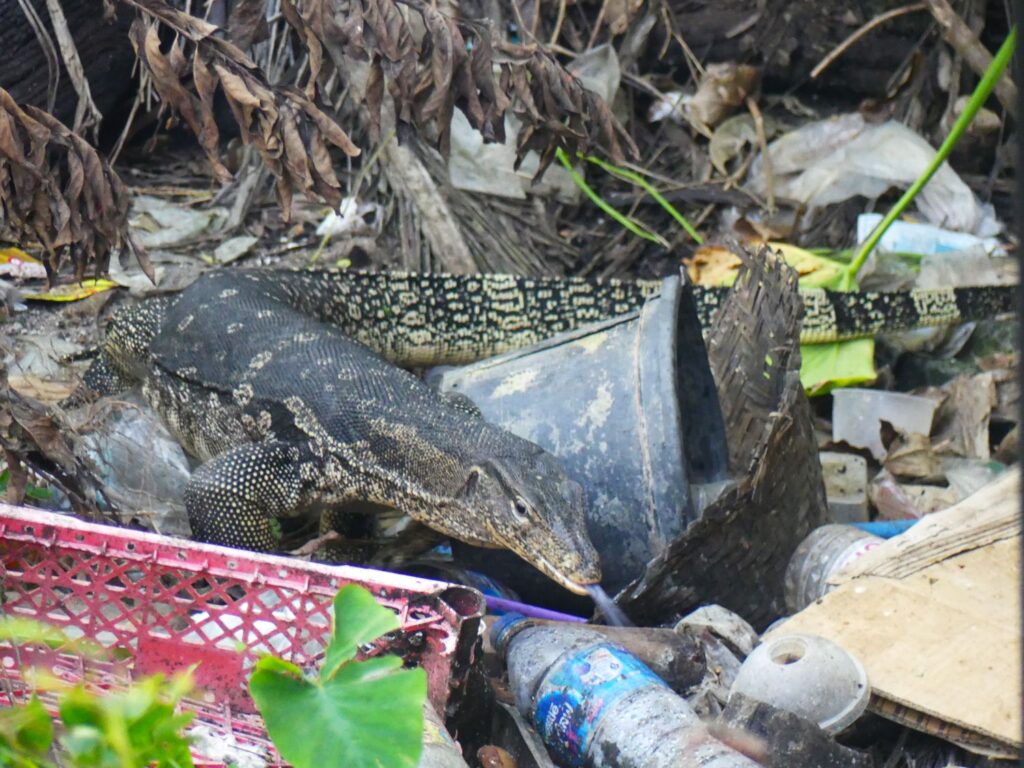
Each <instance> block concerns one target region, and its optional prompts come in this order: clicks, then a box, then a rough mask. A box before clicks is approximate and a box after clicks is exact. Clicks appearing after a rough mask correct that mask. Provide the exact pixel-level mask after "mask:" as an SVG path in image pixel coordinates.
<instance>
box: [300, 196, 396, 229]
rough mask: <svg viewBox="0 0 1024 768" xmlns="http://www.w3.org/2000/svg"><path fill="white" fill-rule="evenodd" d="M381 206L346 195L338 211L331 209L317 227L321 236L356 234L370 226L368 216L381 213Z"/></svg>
mask: <svg viewBox="0 0 1024 768" xmlns="http://www.w3.org/2000/svg"><path fill="white" fill-rule="evenodd" d="M380 212H381V207H380V205H379V204H377V203H369V202H368V203H360V202H358V201H357V200H356V199H355V198H354V197H346V198H344V199H343V200H342V201H341V203H340V204H339V205H338V210H337V211H333V210H332V211H330V212H329V213H328V214H327V215H326V216H324V218H323V221H321V222H320V224H319V225H318V226H317V228H316V233H317V234H318V235H319V236H320V237H324V236H326V237H328V238H332V237H337V236H338V235H344V234H354V233H357V232H361V231H364V230H366V229H367V228H368V226H369V225H368V224H367V222H366V216H367V215H369V214H371V213H372V214H374V215H379V214H380Z"/></svg>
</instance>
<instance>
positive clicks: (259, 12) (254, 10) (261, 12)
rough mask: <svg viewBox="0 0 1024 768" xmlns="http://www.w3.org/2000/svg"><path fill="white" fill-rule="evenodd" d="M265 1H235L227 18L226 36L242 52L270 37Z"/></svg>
mask: <svg viewBox="0 0 1024 768" xmlns="http://www.w3.org/2000/svg"><path fill="white" fill-rule="evenodd" d="M266 14H267V0H235V2H233V3H232V4H231V15H230V16H229V17H228V36H229V37H230V38H231V41H232V42H233V43H234V44H235V45H237V46H238V47H239V48H241V49H242V50H243V51H244V50H247V49H248V48H251V47H252V46H253V45H255V44H256V43H261V42H263V41H264V40H266V39H267V38H268V37H270V27H269V26H268V25H267V15H266Z"/></svg>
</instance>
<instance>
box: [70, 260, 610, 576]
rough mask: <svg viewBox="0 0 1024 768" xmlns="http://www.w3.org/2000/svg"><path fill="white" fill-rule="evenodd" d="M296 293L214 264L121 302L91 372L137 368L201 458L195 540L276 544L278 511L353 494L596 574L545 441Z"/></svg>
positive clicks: (578, 492) (189, 500) (189, 491)
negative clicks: (176, 288)
mask: <svg viewBox="0 0 1024 768" xmlns="http://www.w3.org/2000/svg"><path fill="white" fill-rule="evenodd" d="M297 295H299V294H291V296H290V297H289V295H286V293H285V292H284V291H283V289H282V283H281V282H280V281H279V280H278V277H277V276H275V275H267V274H262V275H260V274H253V273H239V272H223V273H219V274H215V275H211V276H208V277H206V278H204V279H202V280H200V281H198V282H197V283H196V284H194V285H193V286H191V287H190V288H188V289H186V290H185V291H184V292H183V293H182V294H181V295H180V296H178V297H177V298H176V299H174V300H167V299H161V300H159V301H156V302H152V303H143V304H141V305H139V306H138V307H134V308H131V309H129V310H127V311H125V312H122V313H119V315H118V317H117V319H116V321H115V322H114V323H113V324H112V328H111V332H110V333H109V334H108V337H107V341H106V344H105V347H104V356H103V357H102V358H101V360H100V362H99V363H98V365H97V366H96V367H95V370H94V371H90V374H89V375H88V376H87V384H89V385H90V386H91V387H92V388H93V389H96V390H104V389H105V390H108V391H109V389H110V388H111V387H123V386H125V385H128V384H130V383H131V382H132V381H133V380H140V381H141V382H142V389H143V393H144V395H145V396H146V398H147V399H148V401H149V402H150V403H151V405H152V406H153V407H154V409H155V410H156V411H157V412H158V413H159V414H160V416H161V417H162V418H163V420H164V421H165V422H166V424H167V425H168V427H169V429H170V430H171V432H172V433H173V434H174V435H175V437H176V438H177V439H178V440H179V441H180V442H181V444H182V446H183V447H184V448H185V449H186V450H187V451H189V452H190V453H191V454H192V455H194V456H196V457H198V458H200V459H203V460H205V461H206V463H205V464H203V465H202V466H201V467H200V468H199V469H198V470H197V471H196V473H195V474H194V475H193V477H192V479H191V481H190V483H189V485H188V487H187V488H186V493H185V503H186V508H187V511H188V514H189V520H190V522H191V524H192V530H193V534H194V535H195V537H196V538H197V539H199V540H203V541H209V542H213V543H218V544H224V545H228V546H235V547H242V548H247V549H255V550H263V551H269V550H273V549H275V547H276V545H277V540H276V537H275V533H274V531H275V527H274V526H273V525H272V522H271V521H272V520H273V519H274V518H281V517H289V516H294V515H299V514H303V513H304V512H305V511H306V510H309V509H311V508H320V507H322V506H323V505H327V506H337V505H339V504H341V503H343V502H345V501H349V500H355V499H358V500H363V501H370V502H375V503H378V504H384V505H387V506H391V507H395V508H398V509H400V510H401V511H403V512H405V513H406V514H408V515H409V516H410V517H412V518H413V519H414V520H416V521H418V522H421V523H423V524H425V525H427V526H429V527H430V528H433V529H434V530H436V531H439V532H441V533H443V534H446V535H448V536H452V537H455V538H457V539H460V540H462V541H466V542H468V543H472V544H476V545H478V546H485V547H502V548H507V549H511V550H512V551H514V552H516V553H517V554H518V555H520V556H521V557H523V558H524V559H525V560H527V561H528V562H530V563H531V564H533V565H534V566H535V567H536V568H538V569H539V570H540V571H542V572H544V573H545V574H546V575H548V576H549V577H550V578H552V579H553V580H555V581H557V582H558V583H560V584H562V585H563V586H565V587H566V588H568V589H571V590H573V591H575V592H578V593H580V594H583V593H584V591H585V587H586V585H588V584H596V583H598V582H599V581H600V575H601V574H600V565H599V559H598V555H597V553H596V552H595V550H594V548H593V545H592V544H591V542H590V539H589V538H588V536H587V533H586V525H585V522H584V508H583V505H584V501H583V491H582V488H580V486H579V485H578V484H577V483H576V482H574V481H572V480H571V479H570V478H569V477H568V476H567V475H566V474H565V472H564V470H563V469H562V468H561V466H560V464H559V463H558V461H557V460H556V459H555V458H554V457H553V456H551V455H550V454H548V453H546V452H545V451H543V450H542V449H541V448H539V447H538V446H536V445H535V444H533V443H530V442H528V441H526V440H523V439H521V438H519V437H516V436H514V435H512V434H511V433H509V432H507V431H504V430H502V429H499V428H497V427H495V426H493V425H491V424H488V423H487V422H486V421H484V420H483V419H481V418H480V417H479V416H478V415H476V414H474V413H473V410H472V409H471V408H468V407H467V406H466V404H465V403H460V402H453V401H450V400H449V399H448V398H446V397H444V396H442V395H439V394H438V393H436V392H435V391H434V390H433V389H431V388H430V387H428V386H426V385H425V384H423V383H422V382H421V381H420V380H419V379H418V378H416V377H415V376H413V375H412V374H410V373H408V372H406V371H404V370H402V369H400V368H397V367H395V366H394V365H392V364H390V363H388V362H386V361H385V360H384V359H383V358H381V357H380V356H379V355H377V354H375V353H374V352H372V351H371V350H369V349H367V348H366V347H365V346H363V345H362V344H359V343H358V342H354V341H352V340H351V339H349V338H348V337H346V336H345V335H344V334H343V333H342V332H341V331H339V330H338V329H337V328H335V327H332V326H330V325H327V324H324V323H321V322H319V321H317V320H315V319H313V318H311V317H309V315H308V314H304V313H302V312H300V311H298V310H297V309H295V308H294V307H293V306H292V305H291V299H293V298H294V297H295V296H297ZM302 296H303V301H308V300H309V297H308V296H306V295H305V294H302Z"/></svg>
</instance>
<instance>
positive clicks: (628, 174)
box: [579, 153, 704, 245]
mask: <svg viewBox="0 0 1024 768" xmlns="http://www.w3.org/2000/svg"><path fill="white" fill-rule="evenodd" d="M579 157H582V158H584V159H585V160H586V161H587V162H589V163H593V164H594V165H596V166H597V167H598V168H600V169H601V170H603V171H605V172H607V173H610V174H612V176H618V177H619V178H620V179H625V180H626V181H629V182H632V183H633V184H636V185H637V186H638V187H640V188H641V189H642V190H643V191H644V192H646V193H647V194H649V195H650V196H651V197H653V198H654V199H655V200H656V201H657V203H658V205H660V206H661V207H662V208H664V209H665V210H666V211H668V214H669V215H670V216H671V217H672V218H673V219H675V220H676V221H677V222H679V225H680V226H681V227H682V228H683V229H685V230H686V232H687V233H688V234H689V235H690V237H692V238H693V239H694V241H695V242H696V243H697V244H698V245H703V244H704V238H702V237H701V236H700V235H699V234H698V233H697V230H696V229H694V227H693V225H692V224H690V222H689V221H687V220H686V217H685V216H683V214H681V213H680V212H679V211H678V210H677V209H676V207H675V206H674V205H672V203H670V202H669V201H668V200H666V199H665V198H664V197H663V196H662V194H661V193H660V192H659V191H658V190H657V189H655V188H654V186H653V185H652V184H651V183H650V182H649V181H647V179H645V178H644V177H643V176H641V175H640V174H639V173H634V172H633V171H629V170H626V169H625V168H619V167H618V166H617V165H612V164H611V163H606V162H605V161H604V160H602V159H601V158H599V157H594V156H593V155H584V154H582V153H581V154H580V155H579Z"/></svg>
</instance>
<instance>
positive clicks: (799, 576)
mask: <svg viewBox="0 0 1024 768" xmlns="http://www.w3.org/2000/svg"><path fill="white" fill-rule="evenodd" d="M881 543H882V539H881V538H879V537H878V536H874V535H872V534H871V533H869V532H868V531H865V530H863V529H862V528H855V527H852V526H849V525H823V526H821V527H820V528H817V529H815V530H814V531H812V532H811V534H810V535H809V536H808V537H807V538H806V539H804V540H803V541H802V542H801V543H800V546H799V547H797V548H796V552H794V553H793V557H792V558H791V559H790V561H789V567H788V568H787V569H786V606H787V607H788V608H789V609H790V610H791V611H793V612H796V611H799V610H802V609H803V608H805V607H806V606H808V605H810V604H811V603H813V602H814V601H815V600H817V599H818V598H820V597H822V596H823V595H824V594H825V593H826V592H828V579H829V577H830V576H831V575H832V574H834V573H837V572H838V571H840V570H841V569H843V568H845V567H846V566H847V565H849V564H850V563H852V562H853V561H854V560H856V559H857V558H858V557H862V556H863V555H865V554H867V553H868V552H870V551H871V550H872V549H875V548H876V547H878V546H879V545H881Z"/></svg>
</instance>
